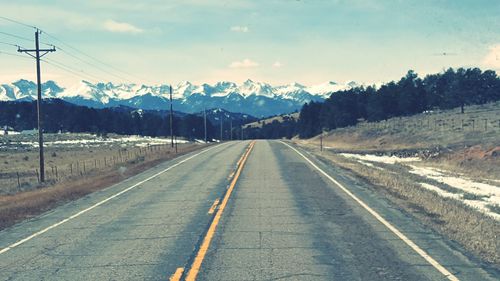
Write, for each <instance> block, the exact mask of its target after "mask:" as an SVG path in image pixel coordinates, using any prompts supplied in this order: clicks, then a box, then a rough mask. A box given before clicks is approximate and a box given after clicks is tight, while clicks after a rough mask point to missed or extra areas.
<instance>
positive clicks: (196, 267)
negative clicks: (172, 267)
mask: <svg viewBox="0 0 500 281" xmlns="http://www.w3.org/2000/svg"><path fill="white" fill-rule="evenodd" d="M254 146H255V141H252V142H251V143H250V145H249V146H248V147H247V149H246V151H245V153H244V154H243V155H242V156H241V157H240V159H239V160H238V164H237V168H236V172H235V173H234V177H233V179H232V181H231V184H230V185H229V187H228V189H227V191H226V194H225V195H224V198H223V199H222V202H221V203H220V205H219V206H218V209H217V212H216V213H215V216H214V218H213V220H212V223H211V224H210V226H209V227H208V231H207V233H206V234H205V237H204V238H203V242H202V243H201V246H200V248H199V249H198V252H197V253H196V256H195V258H194V261H193V263H192V264H191V267H190V268H189V271H188V272H187V275H186V278H185V280H186V281H194V280H196V276H197V275H198V272H199V271H200V268H201V264H202V263H203V260H204V259H205V256H206V254H207V252H208V248H209V247H210V243H211V242H212V239H213V237H214V235H215V231H216V229H217V225H218V224H219V221H220V219H221V217H222V213H223V212H224V210H225V208H226V206H227V203H228V201H229V197H230V196H231V193H232V192H233V190H234V187H235V185H236V182H237V181H238V178H239V177H240V174H241V171H242V170H243V166H245V163H246V161H247V158H248V155H250V152H251V151H252V149H253V147H254ZM210 209H211V210H214V209H215V208H214V206H212V208H210ZM212 212H213V211H212ZM183 273H184V268H178V269H177V271H176V272H175V273H174V275H172V277H171V278H170V280H171V281H177V280H180V279H181V277H182V274H183Z"/></svg>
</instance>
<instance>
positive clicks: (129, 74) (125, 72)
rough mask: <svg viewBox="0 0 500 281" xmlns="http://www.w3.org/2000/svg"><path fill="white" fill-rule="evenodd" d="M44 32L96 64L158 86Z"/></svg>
mask: <svg viewBox="0 0 500 281" xmlns="http://www.w3.org/2000/svg"><path fill="white" fill-rule="evenodd" d="M43 32H44V33H45V35H47V36H48V37H50V38H52V39H53V40H56V41H58V42H59V43H61V44H63V45H64V46H66V47H68V48H69V49H71V50H73V51H75V52H77V53H79V54H81V55H83V56H85V57H87V58H89V59H92V60H93V61H95V62H97V63H99V64H101V65H103V66H106V67H108V68H110V69H113V70H114V71H117V72H120V73H122V74H125V75H128V76H130V77H134V78H137V79H139V80H146V81H149V82H152V83H154V84H156V83H155V82H154V81H151V80H149V79H145V78H143V77H140V76H137V75H134V74H131V73H129V72H127V71H124V70H121V69H119V68H117V67H115V66H113V65H111V64H109V63H106V62H103V61H101V60H99V59H97V58H95V57H93V56H91V55H89V54H87V53H85V52H83V51H81V50H79V49H78V48H76V47H73V46H71V45H69V44H67V43H65V42H63V41H62V40H60V39H59V38H57V37H55V36H54V35H51V34H49V33H47V32H45V31H43ZM58 48H60V47H58ZM120 79H123V78H120ZM125 80H127V81H130V80H129V79H125Z"/></svg>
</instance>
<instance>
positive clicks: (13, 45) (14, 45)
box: [0, 41, 21, 48]
mask: <svg viewBox="0 0 500 281" xmlns="http://www.w3.org/2000/svg"><path fill="white" fill-rule="evenodd" d="M0 44H3V45H9V46H12V47H16V48H20V47H21V46H19V45H16V44H12V43H8V42H2V41H0Z"/></svg>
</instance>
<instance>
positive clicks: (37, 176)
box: [35, 169, 40, 183]
mask: <svg viewBox="0 0 500 281" xmlns="http://www.w3.org/2000/svg"><path fill="white" fill-rule="evenodd" d="M35 173H36V180H37V181H38V183H40V174H39V173H38V169H35Z"/></svg>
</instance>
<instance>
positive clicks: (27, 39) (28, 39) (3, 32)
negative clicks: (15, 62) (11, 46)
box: [0, 31, 33, 42]
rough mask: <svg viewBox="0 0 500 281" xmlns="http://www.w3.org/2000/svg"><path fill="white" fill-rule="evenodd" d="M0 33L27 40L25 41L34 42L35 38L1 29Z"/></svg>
mask: <svg viewBox="0 0 500 281" xmlns="http://www.w3.org/2000/svg"><path fill="white" fill-rule="evenodd" d="M0 34H4V35H7V36H10V37H14V38H17V39H21V40H25V41H28V42H33V39H30V38H26V37H23V36H19V35H15V34H12V33H8V32H5V31H0Z"/></svg>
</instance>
